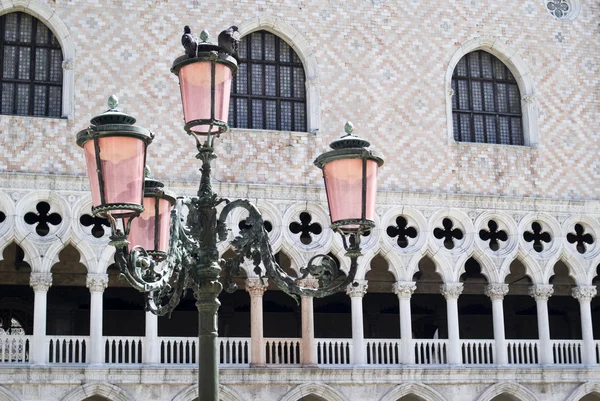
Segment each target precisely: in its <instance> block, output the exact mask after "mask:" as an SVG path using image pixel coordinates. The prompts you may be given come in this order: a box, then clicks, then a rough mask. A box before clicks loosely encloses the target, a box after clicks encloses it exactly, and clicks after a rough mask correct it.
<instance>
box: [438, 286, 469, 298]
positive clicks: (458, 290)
mask: <svg viewBox="0 0 600 401" xmlns="http://www.w3.org/2000/svg"><path fill="white" fill-rule="evenodd" d="M463 288H464V285H463V283H448V284H442V285H440V292H441V293H442V295H443V296H444V298H446V299H458V297H459V296H460V294H462V292H463Z"/></svg>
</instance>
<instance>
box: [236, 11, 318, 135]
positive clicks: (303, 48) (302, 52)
mask: <svg viewBox="0 0 600 401" xmlns="http://www.w3.org/2000/svg"><path fill="white" fill-rule="evenodd" d="M238 29H239V32H240V34H241V35H242V36H245V35H248V34H250V33H252V32H255V31H260V30H265V31H269V32H271V33H273V34H274V35H277V36H278V37H279V38H281V39H283V40H285V41H286V43H287V44H288V45H290V47H292V48H293V49H294V51H295V52H296V54H297V55H298V57H299V58H300V60H301V61H302V64H303V66H304V71H305V79H306V112H307V113H306V119H307V121H306V122H307V124H306V127H307V129H308V132H311V133H317V132H318V131H319V130H320V129H321V104H320V78H319V65H318V63H317V58H316V56H315V53H316V51H317V49H315V48H314V47H313V46H312V45H311V44H310V43H309V42H308V41H307V40H306V39H305V38H304V37H303V36H302V34H301V33H300V32H299V31H298V30H297V29H296V28H294V27H293V26H291V25H289V24H288V23H286V22H285V21H284V20H282V19H278V18H276V17H274V16H268V15H267V16H261V17H259V18H254V19H251V20H247V21H244V22H242V23H241V24H238Z"/></svg>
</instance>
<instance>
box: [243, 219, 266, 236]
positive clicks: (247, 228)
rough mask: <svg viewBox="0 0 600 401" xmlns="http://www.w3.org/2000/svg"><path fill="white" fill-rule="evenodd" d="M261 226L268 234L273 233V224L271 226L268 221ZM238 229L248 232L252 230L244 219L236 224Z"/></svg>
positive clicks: (250, 225)
mask: <svg viewBox="0 0 600 401" xmlns="http://www.w3.org/2000/svg"><path fill="white" fill-rule="evenodd" d="M263 226H264V227H265V230H267V232H268V233H270V232H271V231H273V224H271V222H270V221H268V220H265V221H264V223H263ZM238 228H239V229H240V230H249V229H251V228H252V224H248V222H247V221H246V219H244V220H242V221H240V223H239V224H238Z"/></svg>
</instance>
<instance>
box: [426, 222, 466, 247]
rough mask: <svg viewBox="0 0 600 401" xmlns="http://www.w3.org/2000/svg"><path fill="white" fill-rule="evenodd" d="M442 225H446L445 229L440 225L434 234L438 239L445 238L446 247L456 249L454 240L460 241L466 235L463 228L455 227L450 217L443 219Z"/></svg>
mask: <svg viewBox="0 0 600 401" xmlns="http://www.w3.org/2000/svg"><path fill="white" fill-rule="evenodd" d="M442 226H443V227H444V228H443V229H442V228H439V227H437V228H436V229H434V230H433V235H434V236H435V238H437V239H443V240H444V247H445V248H446V249H454V246H455V244H454V240H455V239H456V240H459V241H460V240H461V239H463V237H464V235H463V232H462V230H461V229H459V228H454V229H453V228H452V227H454V223H453V222H452V220H450V219H449V218H445V219H444V220H442Z"/></svg>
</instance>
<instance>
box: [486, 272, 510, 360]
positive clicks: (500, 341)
mask: <svg viewBox="0 0 600 401" xmlns="http://www.w3.org/2000/svg"><path fill="white" fill-rule="evenodd" d="M506 294H508V284H501V283H497V284H490V285H488V286H487V287H486V288H485V295H487V296H488V297H489V298H490V299H491V301H492V316H493V319H494V342H495V351H496V352H495V353H494V356H495V358H494V362H495V363H496V365H508V350H507V348H506V335H505V331H504V305H503V301H504V297H505V296H506Z"/></svg>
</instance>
